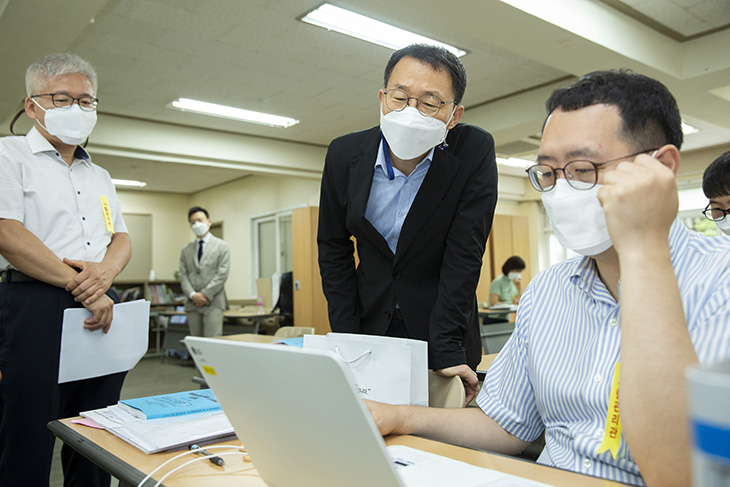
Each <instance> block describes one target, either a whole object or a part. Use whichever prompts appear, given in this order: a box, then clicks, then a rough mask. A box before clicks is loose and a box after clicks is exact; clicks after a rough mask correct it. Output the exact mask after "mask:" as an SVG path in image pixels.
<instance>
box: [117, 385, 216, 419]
mask: <svg viewBox="0 0 730 487" xmlns="http://www.w3.org/2000/svg"><path fill="white" fill-rule="evenodd" d="M119 407H120V408H121V409H123V410H125V411H126V412H128V413H129V414H131V415H132V416H134V417H135V418H139V419H157V418H170V417H173V416H183V415H185V414H196V413H205V412H211V411H220V410H221V406H220V404H218V400H217V399H216V398H215V396H214V395H213V391H211V390H210V389H196V390H194V391H185V392H173V393H172V394H161V395H159V396H149V397H140V398H137V399H123V400H120V401H119Z"/></svg>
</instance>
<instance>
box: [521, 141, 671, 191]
mask: <svg viewBox="0 0 730 487" xmlns="http://www.w3.org/2000/svg"><path fill="white" fill-rule="evenodd" d="M655 150H657V149H646V150H643V151H639V152H636V153H634V154H629V155H627V156H622V157H617V158H616V159H611V160H608V161H603V162H592V161H583V160H575V161H568V163H567V164H565V165H564V166H563V167H553V166H551V165H549V164H535V165H534V166H530V167H528V168H527V169H525V172H527V176H528V178H529V179H530V183H532V187H533V188H535V189H536V190H538V191H540V192H541V193H545V192H547V191H550V190H551V189H553V188H554V187H555V183H556V182H557V179H558V176H557V172H558V171H562V173H563V177H564V178H565V180H566V181H567V182H568V184H569V185H570V186H571V187H572V188H575V189H580V190H588V189H591V188H593V187H594V186H595V185H596V183H597V182H598V170H599V169H600V168H602V167H603V166H604V165H606V164H609V163H611V162H619V161H624V160H626V159H629V158H631V157H636V156H638V155H639V154H645V153H647V152H652V151H655Z"/></svg>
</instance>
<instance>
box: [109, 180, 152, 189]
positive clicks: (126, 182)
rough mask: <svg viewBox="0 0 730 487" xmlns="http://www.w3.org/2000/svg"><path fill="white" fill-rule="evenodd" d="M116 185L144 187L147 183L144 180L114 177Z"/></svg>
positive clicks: (113, 181)
mask: <svg viewBox="0 0 730 487" xmlns="http://www.w3.org/2000/svg"><path fill="white" fill-rule="evenodd" d="M112 183H114V186H129V187H132V188H144V187H145V186H147V183H145V182H143V181H132V180H130V179H112Z"/></svg>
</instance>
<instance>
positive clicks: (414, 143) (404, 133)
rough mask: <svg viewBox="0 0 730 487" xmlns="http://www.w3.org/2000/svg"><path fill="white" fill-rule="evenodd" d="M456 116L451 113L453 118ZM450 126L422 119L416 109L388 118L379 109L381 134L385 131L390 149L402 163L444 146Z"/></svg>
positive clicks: (430, 119) (393, 114)
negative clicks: (440, 145) (438, 146)
mask: <svg viewBox="0 0 730 487" xmlns="http://www.w3.org/2000/svg"><path fill="white" fill-rule="evenodd" d="M454 110H456V108H454ZM453 116H454V112H453V111H452V112H451V117H453ZM451 117H449V122H451ZM447 125H448V122H447V123H444V122H442V121H441V120H439V119H437V118H433V117H426V116H424V115H421V112H419V111H418V110H417V109H416V108H414V107H406V108H404V109H403V110H401V111H399V112H395V111H393V112H389V113H388V114H387V115H383V109H382V107H381V108H380V130H382V131H383V135H384V136H385V140H386V141H387V142H388V147H390V150H392V151H393V154H395V155H396V157H398V158H399V159H403V160H408V159H415V158H416V157H418V156H420V155H423V154H425V153H426V152H428V151H430V150H431V149H433V148H434V147H436V146H437V145H439V144H440V143H442V142H443V141H444V140H446V133H447V132H448V130H447V128H446V127H447Z"/></svg>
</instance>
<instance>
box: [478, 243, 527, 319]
mask: <svg viewBox="0 0 730 487" xmlns="http://www.w3.org/2000/svg"><path fill="white" fill-rule="evenodd" d="M525 267H526V265H525V261H524V260H522V258H521V257H518V256H516V255H513V256H512V257H510V258H509V259H507V261H506V262H505V263H504V265H502V275H501V276H499V277H498V278H496V279H495V280H493V281H492V284H491V285H490V286H489V306H490V307H491V306H494V305H495V304H497V303H509V304H517V303H519V301H520V296H521V295H522V282H521V279H522V271H524V270H525ZM508 320H509V314H507V313H505V314H500V315H491V316H489V317H486V318H484V324H485V325H486V324H488V323H498V322H502V321H508Z"/></svg>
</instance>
